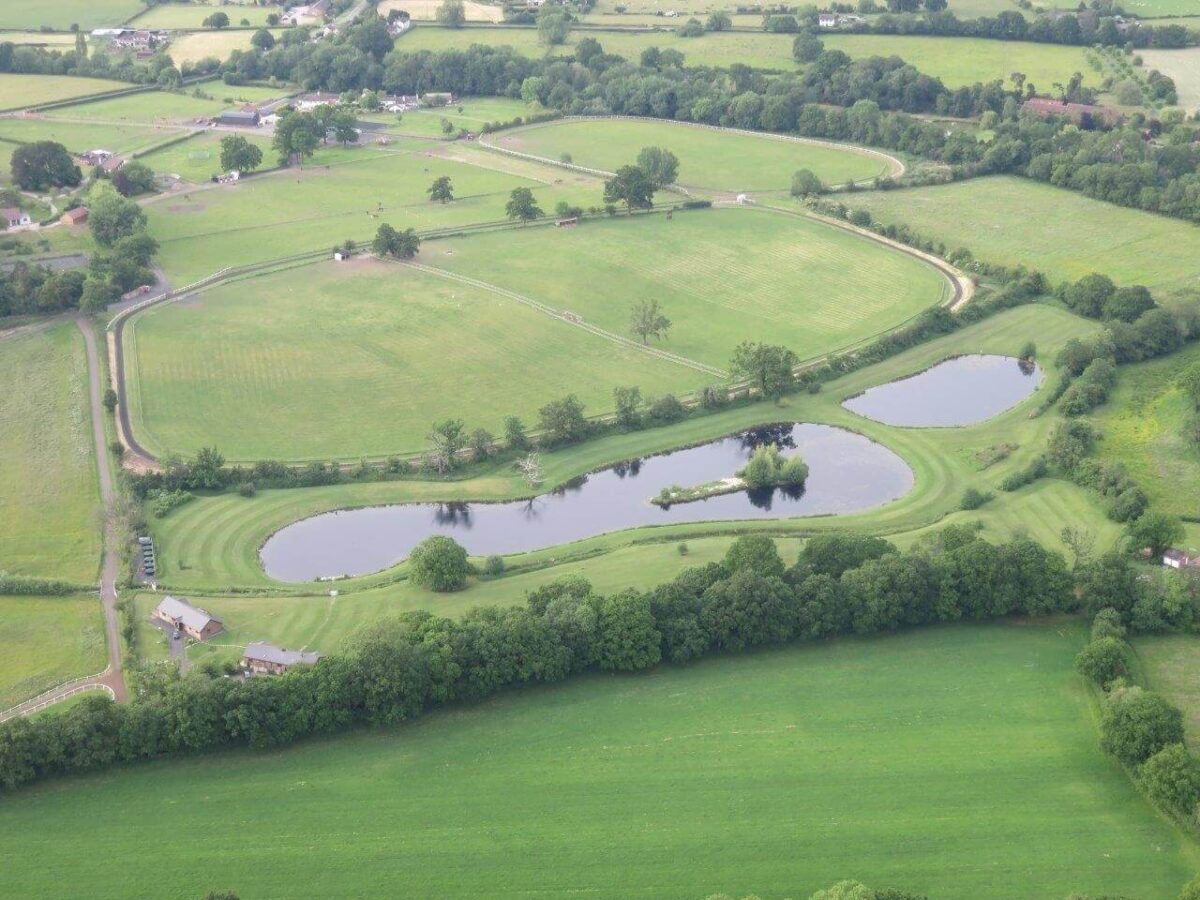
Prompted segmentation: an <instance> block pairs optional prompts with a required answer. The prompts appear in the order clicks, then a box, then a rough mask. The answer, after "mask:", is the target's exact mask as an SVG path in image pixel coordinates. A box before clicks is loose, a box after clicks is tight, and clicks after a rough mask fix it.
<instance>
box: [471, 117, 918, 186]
mask: <svg viewBox="0 0 1200 900" xmlns="http://www.w3.org/2000/svg"><path fill="white" fill-rule="evenodd" d="M489 140H490V141H491V142H492V143H494V144H495V145H496V146H498V147H501V148H504V149H506V150H513V151H517V152H520V153H529V154H532V155H534V156H540V157H543V158H545V159H547V160H550V161H552V162H556V161H560V160H564V155H569V156H570V162H572V163H573V164H574V165H577V166H584V167H587V168H592V169H602V170H604V171H606V172H614V171H616V170H617V169H618V168H619V167H620V166H623V165H631V164H632V163H634V162H635V161H636V160H637V155H638V153H639V152H640V151H641V149H642V148H643V147H664V148H666V149H668V150H670V151H671V152H672V153H674V154H675V155H676V156H677V157H678V158H679V178H678V183H679V184H681V185H686V186H688V187H696V188H705V189H710V190H721V191H742V192H747V191H748V192H758V191H781V190H787V189H788V188H789V187H790V186H791V183H792V174H793V173H794V172H795V171H796V170H797V169H811V170H812V171H813V172H814V173H815V174H816V175H817V177H818V178H820V179H821V181H822V182H824V183H825V184H827V185H838V184H844V183H846V182H851V181H856V182H857V181H868V180H870V179H873V178H875V177H877V176H880V175H886V174H889V172H890V171H892V170H893V169H895V168H897V167H898V168H899V169H900V170H901V171H902V170H903V164H901V163H900V162H899V161H898V160H896V159H894V158H893V157H889V156H887V155H886V154H883V153H880V152H878V151H872V150H867V149H860V148H857V147H853V146H849V145H846V146H838V145H835V144H833V143H829V142H817V141H813V142H806V141H803V140H797V139H789V138H786V137H781V136H775V135H769V134H750V133H743V132H737V131H722V130H719V129H712V128H706V127H703V126H697V125H691V124H688V123H682V122H670V121H666V120H660V119H620V118H595V119H570V120H560V121H555V122H549V123H544V124H538V125H530V126H528V127H525V128H518V129H514V130H511V131H505V132H502V133H501V134H499V135H497V136H493V137H491V138H489Z"/></svg>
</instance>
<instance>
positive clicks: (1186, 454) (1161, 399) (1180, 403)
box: [1095, 344, 1200, 516]
mask: <svg viewBox="0 0 1200 900" xmlns="http://www.w3.org/2000/svg"><path fill="white" fill-rule="evenodd" d="M1197 362H1200V346H1197V345H1195V344H1192V345H1191V346H1189V347H1187V348H1185V349H1183V350H1181V351H1180V352H1178V353H1174V354H1172V355H1171V356H1167V357H1164V358H1162V359H1156V360H1152V361H1151V362H1145V363H1138V364H1136V365H1129V366H1122V367H1121V372H1120V378H1119V380H1118V381H1117V387H1116V390H1114V391H1113V392H1112V394H1111V395H1110V397H1109V400H1108V403H1106V404H1105V405H1104V406H1102V407H1100V409H1098V410H1097V411H1096V416H1095V421H1096V427H1097V429H1098V430H1099V431H1100V433H1101V434H1102V435H1103V439H1102V440H1101V441H1100V443H1099V444H1098V452H1099V455H1100V456H1101V457H1103V458H1106V459H1111V460H1116V461H1119V462H1121V463H1124V464H1125V466H1126V468H1128V469H1129V471H1130V474H1132V475H1133V478H1134V480H1135V481H1136V482H1137V483H1138V484H1139V485H1140V486H1141V488H1142V490H1144V491H1145V492H1146V493H1147V494H1148V495H1149V497H1150V498H1151V500H1152V502H1153V503H1154V505H1155V506H1158V507H1161V508H1163V509H1166V510H1169V511H1170V512H1172V513H1173V514H1175V515H1179V516H1195V515H1196V512H1197V510H1200V453H1197V452H1196V451H1195V450H1193V449H1192V448H1190V447H1188V446H1187V443H1186V442H1185V441H1184V437H1183V428H1184V424H1185V422H1186V421H1187V417H1188V414H1189V413H1190V412H1191V409H1190V407H1191V402H1190V401H1189V400H1188V398H1187V397H1186V396H1185V395H1184V392H1183V391H1182V389H1180V388H1179V387H1178V386H1177V385H1176V381H1175V379H1176V377H1177V376H1178V375H1179V373H1180V372H1182V371H1183V370H1184V369H1186V368H1187V367H1188V366H1189V365H1193V364H1195V363H1197Z"/></svg>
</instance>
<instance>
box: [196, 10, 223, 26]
mask: <svg viewBox="0 0 1200 900" xmlns="http://www.w3.org/2000/svg"><path fill="white" fill-rule="evenodd" d="M200 24H201V25H203V26H204V27H205V28H228V27H229V16H227V15H226V14H225V13H223V12H215V13H213V14H212V15H211V16H209V17H208V18H207V19H205V20H204V21H203V22H201V23H200Z"/></svg>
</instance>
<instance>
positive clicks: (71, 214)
mask: <svg viewBox="0 0 1200 900" xmlns="http://www.w3.org/2000/svg"><path fill="white" fill-rule="evenodd" d="M87 217H88V208H87V207H86V206H77V207H75V208H74V209H68V210H67V211H66V212H65V213H63V214H62V216H60V217H59V221H60V222H62V223H63V224H64V225H79V224H82V223H83V222H86V221H87Z"/></svg>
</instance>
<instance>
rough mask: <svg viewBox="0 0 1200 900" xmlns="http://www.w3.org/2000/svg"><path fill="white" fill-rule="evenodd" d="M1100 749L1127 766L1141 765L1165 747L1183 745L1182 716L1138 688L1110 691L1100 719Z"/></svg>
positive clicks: (1168, 704)
mask: <svg viewBox="0 0 1200 900" xmlns="http://www.w3.org/2000/svg"><path fill="white" fill-rule="evenodd" d="M1100 735H1101V738H1100V744H1101V746H1102V747H1103V748H1104V749H1105V750H1107V751H1108V752H1109V753H1111V754H1112V755H1113V756H1115V757H1116V758H1117V759H1119V760H1120V761H1121V762H1123V763H1125V764H1126V765H1129V766H1136V765H1141V764H1142V763H1143V762H1145V761H1146V760H1147V759H1149V758H1150V757H1151V756H1153V755H1154V754H1155V753H1157V752H1158V751H1159V750H1161V749H1162V748H1163V747H1166V746H1167V745H1168V744H1179V743H1182V742H1183V714H1182V713H1181V712H1180V711H1179V710H1178V709H1176V708H1175V707H1174V706H1172V705H1171V704H1170V703H1168V702H1167V701H1166V700H1164V699H1163V698H1162V697H1160V696H1159V695H1158V694H1152V693H1150V692H1149V691H1146V690H1143V689H1142V688H1140V687H1128V688H1121V689H1120V690H1116V691H1113V692H1112V693H1111V694H1110V695H1109V697H1108V699H1107V700H1106V701H1105V704H1104V712H1103V714H1102V715H1101V717H1100Z"/></svg>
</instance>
